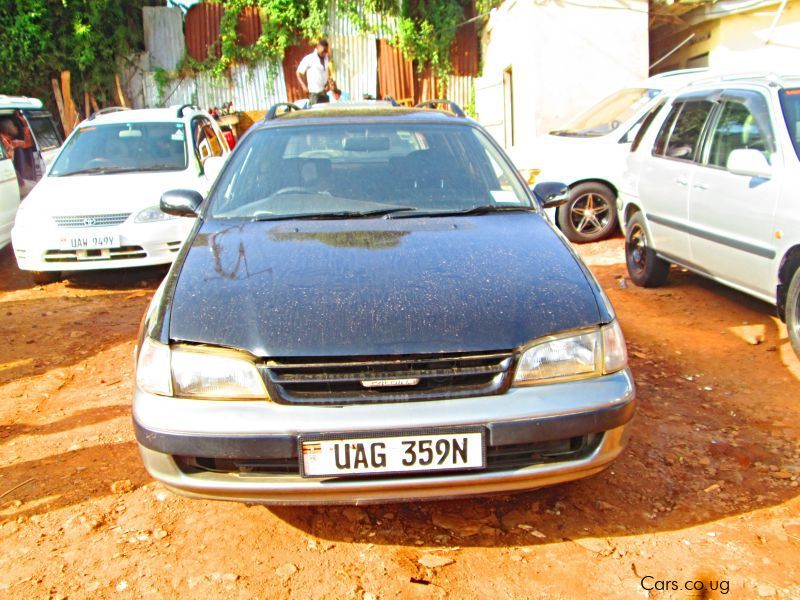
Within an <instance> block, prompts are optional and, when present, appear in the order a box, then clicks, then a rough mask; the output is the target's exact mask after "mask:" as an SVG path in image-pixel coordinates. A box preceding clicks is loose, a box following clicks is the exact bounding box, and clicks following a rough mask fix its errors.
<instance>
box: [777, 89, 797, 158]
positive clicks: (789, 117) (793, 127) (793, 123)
mask: <svg viewBox="0 0 800 600" xmlns="http://www.w3.org/2000/svg"><path fill="white" fill-rule="evenodd" d="M781 108H783V118H784V119H785V120H786V127H787V128H788V129H789V137H791V138H792V145H794V151H795V153H796V154H797V158H800V88H794V89H790V90H782V91H781Z"/></svg>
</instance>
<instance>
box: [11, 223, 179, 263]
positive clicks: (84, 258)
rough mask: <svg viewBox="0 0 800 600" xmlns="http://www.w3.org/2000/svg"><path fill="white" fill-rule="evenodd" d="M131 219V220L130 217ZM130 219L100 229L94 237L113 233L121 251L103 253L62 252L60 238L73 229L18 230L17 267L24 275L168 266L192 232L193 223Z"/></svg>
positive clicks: (44, 226)
mask: <svg viewBox="0 0 800 600" xmlns="http://www.w3.org/2000/svg"><path fill="white" fill-rule="evenodd" d="M131 219H132V217H131ZM131 219H129V220H128V221H126V222H125V223H123V224H121V225H119V226H116V227H111V228H107V227H97V228H95V229H93V230H92V232H93V233H95V232H96V233H97V234H103V233H106V230H113V232H114V233H118V234H119V237H120V247H118V248H110V249H106V250H102V251H88V252H87V251H80V250H79V251H74V250H72V251H71V250H63V251H62V250H60V249H59V246H60V245H61V243H60V238H61V237H62V236H66V235H69V234H70V233H71V231H70V228H63V227H57V226H55V225H52V224H49V223H46V224H42V226H41V227H31V226H26V227H25V228H20V227H15V228H14V229H13V230H12V232H11V240H12V243H13V246H14V254H15V256H16V259H17V265H18V266H19V268H20V269H22V270H23V271H87V270H95V269H124V268H128V267H144V266H149V265H162V264H169V263H171V262H172V261H173V260H175V256H176V255H177V253H178V251H179V250H180V248H181V245H182V244H183V242H184V240H185V239H186V237H187V236H188V235H189V232H190V231H191V229H192V226H193V224H194V221H193V220H192V219H180V218H176V219H169V220H166V221H156V222H153V223H134V222H132V220H131Z"/></svg>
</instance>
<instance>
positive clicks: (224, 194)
mask: <svg viewBox="0 0 800 600" xmlns="http://www.w3.org/2000/svg"><path fill="white" fill-rule="evenodd" d="M209 205H210V208H209V210H210V216H211V217H213V218H221V219H259V220H261V219H263V220H270V219H281V218H284V219H285V218H311V217H320V218H348V217H357V216H360V217H377V216H390V215H391V216H392V217H394V218H400V217H404V216H421V215H424V216H436V215H437V214H445V213H447V214H453V213H456V214H458V213H467V212H469V213H470V214H474V213H475V212H476V211H489V210H533V208H534V207H533V205H532V204H531V201H530V196H529V194H528V192H527V190H526V189H525V187H524V185H523V184H522V183H521V182H520V179H519V176H518V174H517V173H516V172H515V170H514V168H513V166H512V165H511V164H510V163H509V162H508V160H507V159H505V158H504V156H503V155H502V154H501V153H500V152H499V151H498V150H497V148H496V146H495V145H494V144H493V143H492V142H491V141H490V140H489V139H488V137H487V136H486V135H485V134H484V133H482V132H481V131H480V130H479V129H477V128H475V127H472V126H470V125H467V124H459V125H455V124H448V125H445V124H431V123H403V124H396V123H369V124H364V123H332V124H315V125H313V126H305V125H290V126H285V127H274V128H270V129H265V130H262V131H257V132H254V134H253V135H250V136H248V137H247V138H246V139H245V140H243V142H242V144H241V147H240V148H237V150H236V152H235V153H234V155H233V156H232V158H231V162H230V164H229V165H228V166H227V168H226V169H225V170H224V172H223V173H222V175H221V177H220V180H219V182H218V184H217V185H216V186H215V189H214V192H213V194H212V197H211V198H210V201H209Z"/></svg>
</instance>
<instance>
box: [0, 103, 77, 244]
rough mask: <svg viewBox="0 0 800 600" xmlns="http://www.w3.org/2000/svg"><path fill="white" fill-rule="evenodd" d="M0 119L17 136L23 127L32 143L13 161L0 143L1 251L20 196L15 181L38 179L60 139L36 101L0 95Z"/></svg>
mask: <svg viewBox="0 0 800 600" xmlns="http://www.w3.org/2000/svg"><path fill="white" fill-rule="evenodd" d="M0 119H9V120H11V122H13V123H14V124H15V126H16V128H17V131H18V135H19V136H21V135H22V134H21V131H22V130H23V127H27V128H28V129H29V130H30V132H31V137H32V141H33V145H32V146H30V147H29V148H17V149H16V150H15V152H14V159H13V160H12V159H11V157H10V156H8V155H7V154H6V152H5V150H4V149H3V146H2V144H0V248H3V247H4V246H6V245H7V244H8V243H9V242H10V241H11V228H12V226H13V225H14V217H15V216H16V214H17V209H18V208H19V203H20V199H21V197H23V196H24V194H23V193H22V191H23V190H21V188H20V185H19V180H20V179H24V180H27V181H29V182H36V181H38V180H39V179H41V178H42V176H43V175H44V171H45V169H46V168H47V166H48V165H49V164H50V163H52V162H53V159H54V158H55V157H56V154H58V150H59V148H60V147H61V143H62V142H63V141H64V140H63V137H62V136H61V132H60V131H59V129H58V127H57V126H56V124H55V121H54V120H53V117H52V115H51V114H50V113H49V112H48V111H47V110H45V109H44V107H43V105H42V101H41V100H39V99H37V98H27V97H25V96H6V95H2V94H0ZM24 191H26V192H27V189H25V190H24Z"/></svg>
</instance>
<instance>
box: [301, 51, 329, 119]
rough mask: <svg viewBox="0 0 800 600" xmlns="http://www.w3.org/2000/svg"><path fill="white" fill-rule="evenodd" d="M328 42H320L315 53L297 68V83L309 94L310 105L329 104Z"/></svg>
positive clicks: (309, 55)
mask: <svg viewBox="0 0 800 600" xmlns="http://www.w3.org/2000/svg"><path fill="white" fill-rule="evenodd" d="M329 79H330V76H329V73H328V40H320V41H319V42H317V47H316V48H314V50H313V52H311V53H310V54H308V55H306V56H304V57H303V60H301V61H300V65H299V66H298V67H297V81H298V82H299V83H300V87H301V88H303V91H304V92H305V93H306V94H308V105H309V106H313V105H314V104H319V103H321V102H329V101H330V99H329V98H328V94H327V92H328V89H329V87H330V86H329V84H328V80H329Z"/></svg>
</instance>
